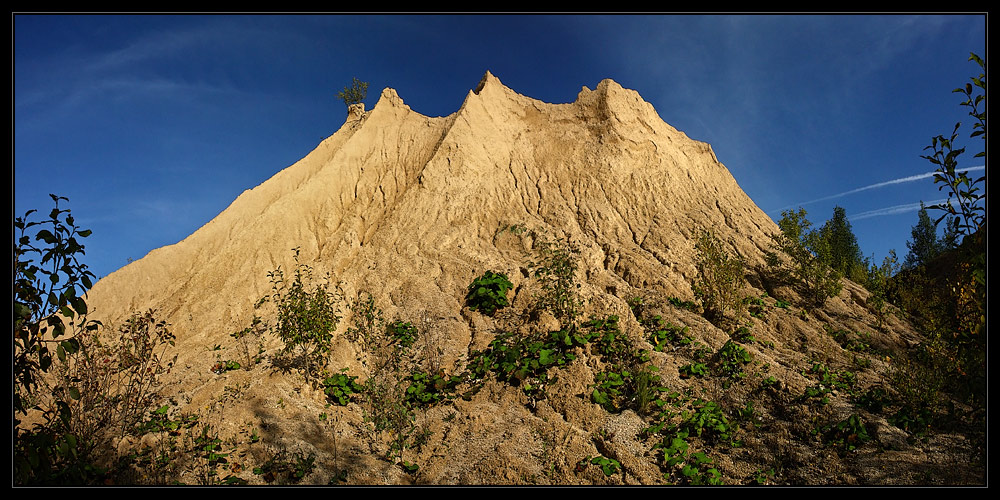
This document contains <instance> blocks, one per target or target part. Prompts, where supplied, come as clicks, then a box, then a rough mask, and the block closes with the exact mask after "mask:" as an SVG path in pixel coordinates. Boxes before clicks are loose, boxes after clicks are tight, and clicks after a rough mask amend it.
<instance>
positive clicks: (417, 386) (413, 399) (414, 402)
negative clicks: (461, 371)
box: [405, 372, 463, 407]
mask: <svg viewBox="0 0 1000 500" xmlns="http://www.w3.org/2000/svg"><path fill="white" fill-rule="evenodd" d="M462 380H463V379H462V377H459V376H455V375H453V376H450V377H449V376H446V375H445V374H444V373H433V374H431V373H421V372H415V373H412V374H410V376H409V377H407V378H406V380H405V382H407V383H408V385H407V387H406V402H407V403H408V404H410V405H411V406H415V407H418V406H432V405H434V404H436V403H439V402H441V401H443V400H445V399H448V398H451V397H453V395H454V392H455V388H456V387H457V386H458V384H459V383H461V382H462Z"/></svg>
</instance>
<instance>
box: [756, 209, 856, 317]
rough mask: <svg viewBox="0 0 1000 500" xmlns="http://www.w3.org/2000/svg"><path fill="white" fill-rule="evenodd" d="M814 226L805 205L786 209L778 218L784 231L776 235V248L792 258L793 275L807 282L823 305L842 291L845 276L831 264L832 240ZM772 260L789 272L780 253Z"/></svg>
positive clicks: (811, 293) (809, 291)
mask: <svg viewBox="0 0 1000 500" xmlns="http://www.w3.org/2000/svg"><path fill="white" fill-rule="evenodd" d="M811 226H812V223H811V222H809V220H808V219H806V211H805V209H804V208H802V207H799V209H798V211H791V210H785V211H783V212H781V220H780V221H778V227H779V228H780V229H781V233H780V234H776V235H773V236H772V238H773V239H774V247H775V249H776V250H778V251H780V252H782V253H784V254H785V255H787V256H788V257H790V258H791V260H792V271H791V274H794V276H795V277H796V278H798V279H799V280H800V281H801V282H802V284H803V285H805V290H806V293H807V295H808V296H809V298H811V299H812V300H813V302H814V303H815V304H817V305H822V304H823V303H824V302H825V301H826V299H827V298H829V297H833V296H835V295H837V294H838V293H840V290H841V287H842V285H841V283H840V278H841V277H842V275H841V273H840V272H839V271H837V270H836V269H834V268H833V267H831V265H830V264H831V262H832V260H833V259H832V255H833V251H832V247H831V244H830V241H829V239H828V238H824V237H823V235H822V231H821V230H814V229H813V230H810V229H809V228H810V227H811ZM768 261H769V265H770V266H771V267H772V269H775V270H776V271H780V272H781V273H782V274H788V273H786V272H785V271H783V270H781V267H782V266H781V264H780V260H779V259H778V257H777V254H776V253H771V254H770V255H769V256H768Z"/></svg>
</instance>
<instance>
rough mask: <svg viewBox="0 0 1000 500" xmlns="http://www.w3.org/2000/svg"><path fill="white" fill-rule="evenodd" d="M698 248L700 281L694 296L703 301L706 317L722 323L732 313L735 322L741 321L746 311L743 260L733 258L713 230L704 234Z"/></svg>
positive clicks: (700, 237) (697, 265)
mask: <svg viewBox="0 0 1000 500" xmlns="http://www.w3.org/2000/svg"><path fill="white" fill-rule="evenodd" d="M695 249H696V250H697V252H698V255H697V257H696V261H695V266H696V267H697V269H698V281H697V282H696V283H695V286H694V293H695V296H696V297H698V298H699V299H701V301H702V304H703V306H704V309H705V315H706V317H708V318H709V319H710V320H713V321H715V322H717V323H718V322H721V321H722V320H723V319H724V318H726V315H727V313H728V312H729V311H732V312H733V316H734V319H739V317H740V316H741V315H742V314H743V309H744V304H743V302H742V301H741V300H740V291H741V290H742V288H743V285H744V284H745V283H746V278H745V277H744V276H743V261H741V260H740V258H739V257H738V256H737V257H735V258H733V257H730V256H729V254H728V253H726V251H725V250H724V249H723V248H722V243H721V242H719V240H718V239H716V237H715V234H714V233H712V232H711V231H703V232H702V233H701V235H700V236H699V237H698V242H697V244H696V245H695Z"/></svg>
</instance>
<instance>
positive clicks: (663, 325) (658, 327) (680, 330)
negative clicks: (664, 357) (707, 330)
mask: <svg viewBox="0 0 1000 500" xmlns="http://www.w3.org/2000/svg"><path fill="white" fill-rule="evenodd" d="M643 327H644V328H645V330H646V332H647V333H648V336H649V337H648V338H649V342H650V343H651V344H653V350H654V351H656V352H663V350H664V349H665V348H666V347H667V346H668V345H675V346H681V345H688V344H690V343H691V342H692V341H694V339H693V338H692V337H691V335H690V334H689V333H688V332H689V330H690V329H689V328H688V327H687V326H682V325H674V324H672V323H670V322H668V321H664V320H663V318H661V317H660V316H655V317H653V318H652V319H650V320H648V321H645V322H643Z"/></svg>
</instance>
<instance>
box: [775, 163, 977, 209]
mask: <svg viewBox="0 0 1000 500" xmlns="http://www.w3.org/2000/svg"><path fill="white" fill-rule="evenodd" d="M985 169H986V167H985V166H982V165H981V166H978V167H968V168H958V169H955V170H956V171H958V172H973V171H977V170H985ZM936 173H937V171H932V172H927V173H923V174H917V175H910V176H907V177H900V178H898V179H893V180H891V181H885V182H878V183H875V184H869V185H867V186H864V187H859V188H856V189H851V190H850V191H844V192H843V193H837V194H834V195H830V196H824V197H822V198H816V199H815V200H810V201H803V202H800V203H794V204H792V205H788V206H785V207H782V208H781V210H786V209H789V208H794V207H801V206H804V205H811V204H813V203H819V202H821V201H827V200H833V199H836V198H841V197H843V196H847V195H851V194H855V193H860V192H862V191H868V190H871V189H878V188H883V187H886V186H892V185H895V184H902V183H904V182H914V181H919V180H923V179H927V178H930V177H933V176H934V174H936ZM933 204H934V203H931V205H933ZM900 206H903V205H900ZM907 206H908V205H907ZM917 209H919V206H918V207H917Z"/></svg>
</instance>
